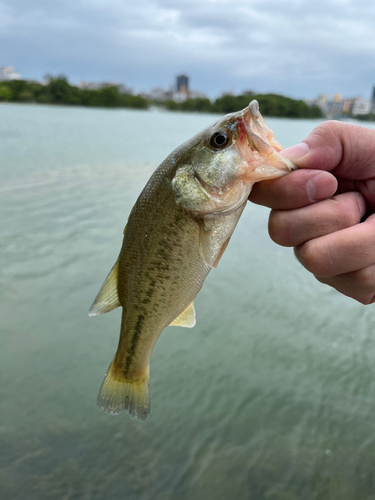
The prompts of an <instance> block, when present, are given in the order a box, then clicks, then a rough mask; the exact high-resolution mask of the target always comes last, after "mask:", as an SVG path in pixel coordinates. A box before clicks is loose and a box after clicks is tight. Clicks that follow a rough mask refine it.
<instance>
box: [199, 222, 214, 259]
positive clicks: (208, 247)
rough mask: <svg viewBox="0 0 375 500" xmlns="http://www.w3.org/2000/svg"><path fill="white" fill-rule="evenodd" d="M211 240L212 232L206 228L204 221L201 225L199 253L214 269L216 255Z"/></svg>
mask: <svg viewBox="0 0 375 500" xmlns="http://www.w3.org/2000/svg"><path fill="white" fill-rule="evenodd" d="M211 238H212V231H211V230H210V229H208V228H207V227H206V225H205V223H204V221H203V220H202V221H201V222H200V224H199V252H200V254H201V257H202V259H203V260H204V262H205V263H206V264H208V265H209V266H211V267H212V266H213V264H214V255H213V245H212V241H211Z"/></svg>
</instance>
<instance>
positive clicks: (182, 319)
mask: <svg viewBox="0 0 375 500" xmlns="http://www.w3.org/2000/svg"><path fill="white" fill-rule="evenodd" d="M195 323H196V319H195V309H194V301H193V302H191V303H190V304H189V305H188V306H187V308H186V309H184V310H183V311H182V313H181V314H180V315H179V316H177V318H175V319H174V320H173V321H172V323H171V324H170V325H169V326H185V327H186V328H193V326H195Z"/></svg>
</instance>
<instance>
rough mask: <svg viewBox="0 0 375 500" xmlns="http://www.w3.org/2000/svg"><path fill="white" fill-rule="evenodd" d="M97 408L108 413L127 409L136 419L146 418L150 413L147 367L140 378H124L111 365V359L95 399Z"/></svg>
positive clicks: (113, 413)
mask: <svg viewBox="0 0 375 500" xmlns="http://www.w3.org/2000/svg"><path fill="white" fill-rule="evenodd" d="M97 405H98V406H99V408H100V409H101V410H103V411H105V412H106V413H108V414H109V415H117V414H118V413H121V412H122V411H125V410H126V411H128V412H129V413H130V416H131V417H133V418H137V419H138V420H146V418H147V415H148V414H149V413H150V395H149V369H147V371H146V373H145V375H144V377H143V378H141V379H137V380H129V379H126V378H125V377H124V376H123V375H122V374H121V373H120V372H119V370H116V369H115V368H114V367H113V361H112V363H111V365H110V366H109V368H108V371H107V373H106V375H105V377H104V380H103V383H102V386H101V388H100V391H99V396H98V400H97Z"/></svg>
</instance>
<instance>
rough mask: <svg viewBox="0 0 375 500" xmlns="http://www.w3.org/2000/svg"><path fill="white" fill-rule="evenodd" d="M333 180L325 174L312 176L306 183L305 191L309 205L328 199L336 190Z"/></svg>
mask: <svg viewBox="0 0 375 500" xmlns="http://www.w3.org/2000/svg"><path fill="white" fill-rule="evenodd" d="M334 180H335V179H334V178H333V176H332V175H331V174H328V173H326V172H324V173H323V172H322V173H320V174H317V175H314V177H312V178H311V179H309V180H308V181H307V183H306V189H307V195H308V197H309V199H310V201H311V203H315V202H316V201H321V200H326V199H327V198H330V197H331V196H332V195H333V194H334V193H335V191H336V188H337V182H334Z"/></svg>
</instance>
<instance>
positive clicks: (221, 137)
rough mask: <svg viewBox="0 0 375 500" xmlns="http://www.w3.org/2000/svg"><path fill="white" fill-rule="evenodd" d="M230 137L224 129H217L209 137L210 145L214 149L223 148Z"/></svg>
mask: <svg viewBox="0 0 375 500" xmlns="http://www.w3.org/2000/svg"><path fill="white" fill-rule="evenodd" d="M230 140H231V137H230V136H229V134H228V132H227V131H226V130H218V131H217V132H215V133H214V134H212V136H211V139H210V145H211V146H212V147H213V148H215V149H223V148H225V147H226V146H228V144H229V142H230Z"/></svg>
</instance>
